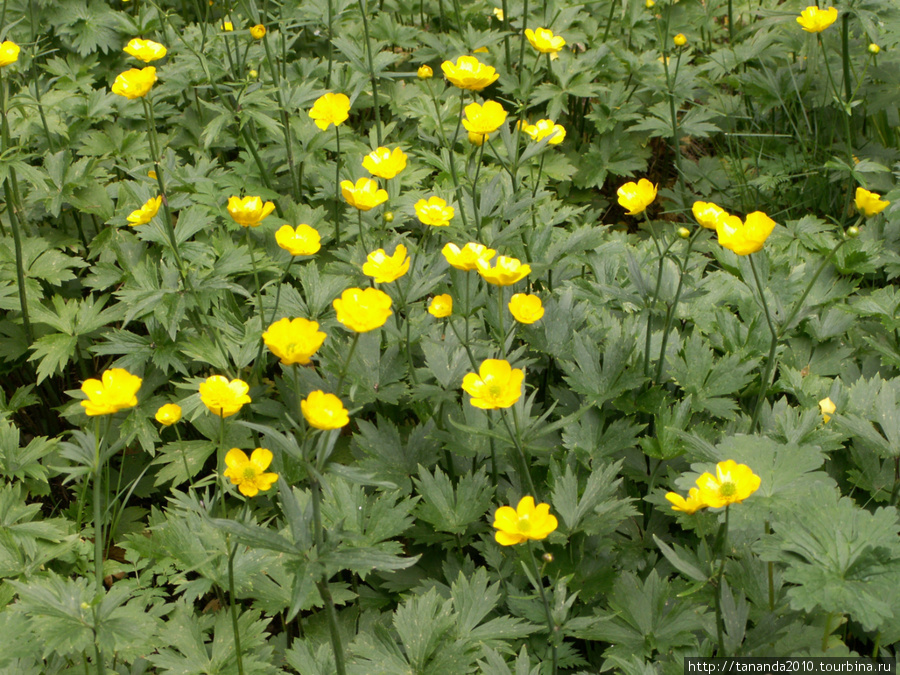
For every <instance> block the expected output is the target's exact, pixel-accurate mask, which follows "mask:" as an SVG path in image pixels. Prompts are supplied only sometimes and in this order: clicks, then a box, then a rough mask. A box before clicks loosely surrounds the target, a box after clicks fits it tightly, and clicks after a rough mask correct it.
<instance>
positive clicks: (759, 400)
mask: <svg viewBox="0 0 900 675" xmlns="http://www.w3.org/2000/svg"><path fill="white" fill-rule="evenodd" d="M749 257H750V269H751V270H753V279H754V281H755V282H756V288H757V290H758V291H759V299H760V302H761V303H762V306H763V311H764V312H765V316H766V324H767V325H768V326H769V332H770V333H771V334H772V342H771V344H770V345H769V355H768V357H767V358H766V369H765V371H764V372H763V376H762V379H761V380H760V383H759V394H758V395H757V397H756V405H755V406H754V408H753V417H751V418H750V428H749V429H748V430H747V433H748V434H752V433H753V431H754V430H755V429H756V423H757V421H758V420H759V414H760V412H761V411H762V405H763V402H764V401H765V398H766V394H767V393H768V389H769V379H770V378H771V377H772V371H773V370H774V369H775V350H776V349H777V348H778V332H777V331H776V330H775V326H774V325H773V323H772V315H771V314H770V313H769V303H768V302H767V301H766V294H765V290H764V289H763V285H762V282H761V281H760V280H759V274H758V273H757V271H756V263H754V262H753V254H752V253H751V254H750V256H749Z"/></svg>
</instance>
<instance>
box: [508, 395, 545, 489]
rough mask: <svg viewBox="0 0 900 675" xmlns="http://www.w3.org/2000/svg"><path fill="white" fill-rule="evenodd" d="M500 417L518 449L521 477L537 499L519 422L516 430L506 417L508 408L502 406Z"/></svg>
mask: <svg viewBox="0 0 900 675" xmlns="http://www.w3.org/2000/svg"><path fill="white" fill-rule="evenodd" d="M500 419H501V420H503V426H505V427H506V431H507V433H508V434H509V438H510V440H511V441H512V443H513V447H515V449H516V455H517V459H518V464H519V465H520V469H519V471H520V473H521V476H520V478H524V479H525V481H526V482H527V483H528V491H529V494H532V495H534V498H535V499H537V490H536V489H535V487H534V480H533V479H532V478H531V469H529V468H528V460H527V459H526V458H525V451H524V450H523V449H522V444H521V443H520V441H519V434H518V426H519V425H518V423H516V431H515V432H514V431H513V429H512V427H511V426H510V425H509V420H507V419H506V410H505V409H503V408H500ZM513 421H514V422H516V419H515V414H513Z"/></svg>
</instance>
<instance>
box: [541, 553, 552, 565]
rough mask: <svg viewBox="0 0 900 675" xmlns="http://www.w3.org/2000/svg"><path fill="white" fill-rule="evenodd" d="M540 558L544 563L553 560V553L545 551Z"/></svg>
mask: <svg viewBox="0 0 900 675" xmlns="http://www.w3.org/2000/svg"><path fill="white" fill-rule="evenodd" d="M541 559H543V561H544V562H545V563H552V562H553V554H552V553H545V554H544V555H542V556H541Z"/></svg>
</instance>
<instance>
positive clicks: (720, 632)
mask: <svg viewBox="0 0 900 675" xmlns="http://www.w3.org/2000/svg"><path fill="white" fill-rule="evenodd" d="M730 509H731V506H730V505H729V506H726V507H725V522H724V523H723V524H722V528H723V531H722V536H721V537H716V538H717V539H719V540H720V541H721V542H722V561H721V562H720V563H719V571H718V572H716V636H717V637H718V642H719V650H718V652H717V653H716V656H725V623H724V621H723V620H722V577H723V575H724V574H725V558H726V555H727V552H728V514H729V512H730Z"/></svg>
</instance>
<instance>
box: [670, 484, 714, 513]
mask: <svg viewBox="0 0 900 675" xmlns="http://www.w3.org/2000/svg"><path fill="white" fill-rule="evenodd" d="M666 499H668V500H669V501H670V502H672V510H673V511H682V512H684V513H687V514H694V513H697V511H699V510H700V509H703V508H706V504H704V503H703V500H702V499H700V489H699V488H695V487H692V488H691V489H690V491H689V492H688V498H687V499H685V498H684V497H682V496H681V495H680V494H678V493H677V492H667V493H666Z"/></svg>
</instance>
